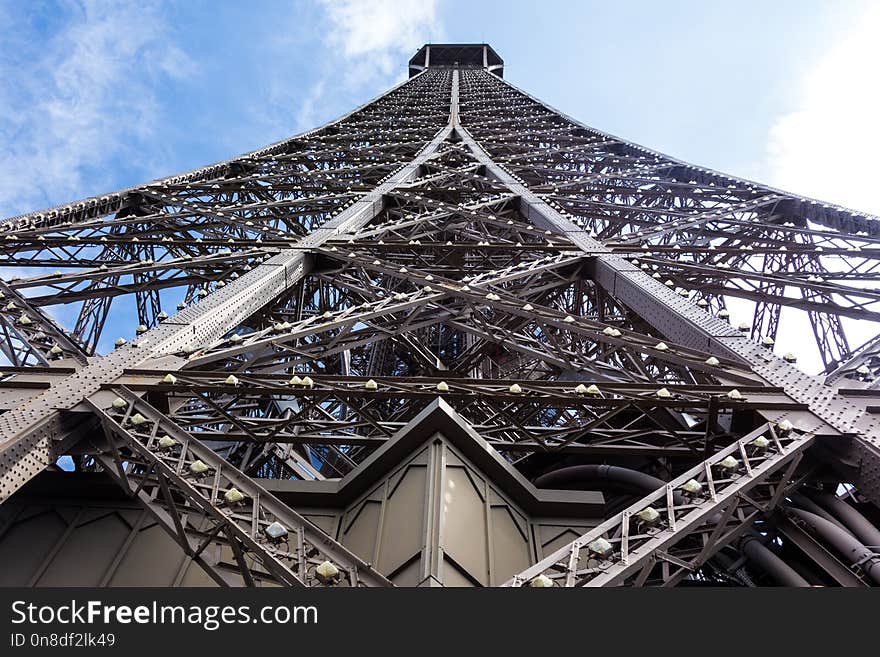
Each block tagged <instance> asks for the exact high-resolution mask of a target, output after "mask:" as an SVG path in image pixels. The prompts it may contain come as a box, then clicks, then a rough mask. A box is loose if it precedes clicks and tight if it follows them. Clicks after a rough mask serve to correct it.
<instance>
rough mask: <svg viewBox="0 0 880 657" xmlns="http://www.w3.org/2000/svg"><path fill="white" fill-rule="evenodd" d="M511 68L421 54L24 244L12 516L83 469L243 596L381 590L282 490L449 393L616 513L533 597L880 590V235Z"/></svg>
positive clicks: (536, 573)
mask: <svg viewBox="0 0 880 657" xmlns="http://www.w3.org/2000/svg"><path fill="white" fill-rule="evenodd" d="M502 70H503V62H502V61H501V59H500V57H498V55H497V54H496V53H495V52H494V50H492V49H491V48H490V47H489V46H487V45H485V44H476V45H470V44H468V45H455V44H452V45H450V44H439V45H438V44H435V45H426V46H424V47H423V48H422V49H421V50H420V51H419V53H417V54H416V55H415V56H414V57H413V59H412V60H411V61H410V75H411V77H410V79H409V80H408V81H407V82H405V83H403V84H401V85H399V86H398V87H396V88H394V89H392V90H391V91H389V92H388V93H386V94H384V95H383V96H381V97H379V98H378V99H376V100H374V101H372V102H370V103H368V104H366V105H364V106H362V107H361V108H358V109H357V110H355V111H354V112H352V113H350V114H348V115H346V116H344V117H342V118H341V119H339V120H337V121H334V122H332V123H330V124H328V125H326V126H324V127H322V128H319V129H317V130H314V131H312V132H308V133H305V134H303V135H299V136H297V137H294V138H291V139H289V140H287V141H284V142H281V143H278V144H274V145H272V146H270V147H267V148H265V149H262V150H259V151H255V152H253V153H249V154H246V155H243V156H240V157H238V158H234V159H232V160H229V161H226V162H222V163H219V164H216V165H213V166H210V167H206V168H204V169H200V170H197V171H193V172H190V173H187V174H183V175H179V176H174V177H171V178H166V179H162V180H158V181H155V182H152V183H149V184H146V185H143V186H141V187H137V188H131V189H127V190H123V191H120V192H116V193H113V194H109V195H106V196H102V197H96V198H91V199H87V200H85V201H81V202H78V203H73V204H69V205H65V206H61V207H58V208H54V209H52V210H48V211H43V212H39V213H32V214H28V215H23V216H20V217H14V218H12V219H8V220H6V221H5V222H3V224H2V226H0V252H2V261H0V266H2V268H3V272H4V274H5V277H4V280H3V281H2V282H0V349H2V351H3V354H4V355H5V357H6V359H7V361H8V366H7V367H4V368H2V372H0V375H2V380H0V392H2V397H0V399H3V406H2V408H3V410H4V413H3V415H2V416H0V431H2V438H0V501H2V500H5V499H7V498H9V497H10V496H13V494H14V493H15V492H16V491H17V490H18V489H19V488H21V487H22V486H23V485H25V484H26V483H27V482H28V481H29V480H31V479H32V478H34V477H35V476H36V475H38V474H39V473H40V472H41V471H42V470H44V469H46V468H53V467H55V466H54V465H53V464H54V463H55V462H56V460H57V459H58V458H59V457H61V456H62V455H71V456H72V458H73V462H74V464H75V467H76V469H77V470H80V471H102V470H103V471H106V473H107V474H108V475H110V476H111V477H113V478H114V479H115V480H116V481H118V483H119V484H120V486H122V488H123V489H124V490H125V491H127V492H128V493H129V494H130V495H131V496H132V497H134V498H136V499H137V500H138V501H139V502H140V503H141V504H142V505H143V507H144V508H145V510H146V511H147V512H148V513H149V514H151V516H152V517H153V518H154V519H155V520H156V521H157V522H158V523H159V524H160V525H161V526H163V527H164V528H165V529H166V530H167V531H168V532H169V534H170V535H171V536H173V537H174V539H175V540H176V541H177V542H178V543H179V544H180V545H181V547H182V548H183V549H184V550H185V551H186V552H187V554H188V555H189V556H190V557H191V558H192V559H194V560H197V561H198V560H199V559H200V556H201V554H202V553H203V551H204V550H205V548H206V547H207V546H208V545H209V544H214V543H221V544H222V545H224V546H227V547H228V549H230V550H231V554H232V555H233V557H234V563H235V564H236V567H237V569H238V571H239V574H240V576H241V580H242V581H243V582H244V583H246V584H253V583H254V582H255V581H261V580H271V581H274V582H276V583H280V584H286V585H305V586H312V585H332V584H335V585H342V584H345V585H351V586H381V585H388V584H390V582H389V580H388V579H386V577H385V576H386V575H388V573H380V572H378V571H377V570H375V569H374V567H373V566H372V565H370V564H369V563H367V560H366V559H364V558H362V557H360V556H358V555H357V554H355V553H354V552H352V551H351V550H349V549H347V548H345V547H344V546H343V545H342V544H340V543H339V542H338V541H337V540H336V539H334V538H333V537H331V536H329V535H327V534H325V533H324V532H322V531H321V530H320V529H318V528H317V527H316V526H314V525H313V524H312V523H311V522H310V521H309V520H307V519H305V518H304V517H303V516H302V515H300V514H299V513H297V512H296V511H294V510H293V509H291V508H290V507H288V506H287V505H286V504H285V503H283V502H281V501H280V500H279V499H277V498H276V497H274V496H273V495H272V494H271V493H270V492H269V491H268V490H267V489H266V486H265V485H264V484H265V483H266V482H267V481H271V480H297V481H301V482H303V484H302V485H308V482H314V485H319V483H320V482H321V481H323V480H327V479H335V478H340V477H345V476H347V475H351V473H357V472H358V471H359V468H368V467H371V466H370V460H369V457H370V455H371V454H373V453H374V452H375V451H376V450H377V449H379V448H380V447H381V446H382V445H383V444H385V443H386V442H387V441H388V440H389V439H390V438H391V437H392V436H394V435H395V434H396V433H397V432H398V431H400V430H402V429H403V428H404V427H406V426H407V424H408V423H410V422H411V421H412V420H413V419H414V418H416V417H417V416H419V414H420V413H421V412H422V411H423V410H424V409H426V408H427V407H428V406H429V405H430V404H431V402H433V401H434V400H436V398H437V397H438V396H439V397H441V398H442V399H443V400H444V401H445V402H446V403H447V404H448V405H449V407H450V408H451V409H452V411H451V412H454V413H457V414H458V416H459V417H460V418H461V420H462V421H464V422H466V423H467V424H468V425H469V426H470V427H472V428H473V429H474V430H475V431H476V432H477V433H478V434H479V435H480V436H482V438H483V439H485V441H486V443H487V444H488V445H489V446H490V447H491V448H493V449H494V450H496V451H497V452H498V453H499V454H500V455H501V456H503V457H504V459H506V460H507V461H508V462H509V463H510V464H512V465H513V466H515V467H516V469H517V470H519V471H520V472H521V473H522V474H524V475H525V476H527V477H528V478H530V479H533V480H534V481H535V482H536V484H538V485H540V482H541V481H548V479H547V478H548V477H549V478H550V479H553V480H554V481H556V482H557V485H560V486H562V487H564V488H579V489H584V490H601V491H602V492H603V493H604V494H605V499H606V504H605V507H604V510H603V511H602V513H601V514H600V515H599V516H596V517H594V518H592V521H593V525H594V528H593V529H591V530H590V531H589V532H588V533H586V534H584V535H582V536H580V537H579V538H577V539H576V540H574V541H571V542H570V543H568V544H566V545H564V546H563V547H561V548H559V549H558V550H556V551H555V552H553V553H552V554H549V555H548V556H546V557H542V558H540V559H538V558H537V557H536V558H535V559H533V565H532V566H530V567H529V568H528V569H527V570H525V571H522V572H519V573H510V575H511V576H512V577H511V579H510V581H509V582H508V583H509V584H510V585H523V584H527V585H531V586H549V585H558V586H581V585H590V586H593V585H617V584H633V585H675V584H679V583H688V584H698V583H707V582H708V583H716V584H718V583H726V584H737V585H753V584H756V583H757V584H763V583H768V584H769V583H783V584H793V583H794V584H829V585H833V584H843V585H853V586H856V585H870V584H872V583H876V581H877V579H878V576H880V575H878V572H880V567H875V566H876V563H877V559H878V558H880V552H878V551H880V548H878V544H880V540H877V537H878V536H880V532H878V531H877V529H876V522H877V520H878V518H880V511H878V508H877V506H876V505H877V503H878V502H880V458H878V457H880V443H878V439H880V427H878V424H877V421H876V419H875V418H876V412H877V408H880V405H878V404H876V401H875V400H876V398H877V395H878V393H877V388H878V381H880V357H878V349H880V347H878V344H880V343H878V340H880V338H877V337H873V338H871V339H867V340H865V338H866V337H870V336H871V335H875V334H876V333H877V331H876V327H877V322H878V320H880V303H878V301H880V290H878V289H875V287H874V286H875V284H876V283H877V280H878V278H880V223H878V221H877V219H876V218H875V217H872V216H868V215H864V214H860V213H857V212H853V211H850V210H847V209H845V208H840V207H837V206H832V205H829V204H824V203H820V202H817V201H813V200H810V199H806V198H801V197H797V196H794V195H792V194H789V193H786V192H783V191H780V190H776V189H771V188H768V187H766V186H763V185H759V184H757V183H753V182H749V181H745V180H741V179H737V178H733V177H730V176H726V175H724V174H721V173H718V172H715V171H711V170H708V169H704V168H700V167H696V166H693V165H690V164H687V163H685V162H681V161H679V160H675V159H673V158H670V157H668V156H665V155H663V154H661V153H657V152H654V151H651V150H648V149H646V148H643V147H641V146H638V145H636V144H632V143H630V142H627V141H624V140H622V139H619V138H616V137H613V136H611V135H608V134H605V133H602V132H599V131H597V130H594V129H592V128H589V127H586V126H584V125H582V124H580V123H578V122H577V121H574V120H573V119H571V118H569V117H567V116H565V115H563V114H561V113H559V112H557V111H555V110H553V109H552V108H549V107H548V106H546V105H544V104H543V103H541V102H540V101H538V100H536V99H534V98H532V97H531V96H529V95H528V94H526V93H524V92H522V91H520V90H518V89H516V88H515V87H513V86H512V85H510V84H509V83H507V82H505V81H504V80H502V79H501V73H502ZM120 327H124V328H120ZM111 328H112V329H113V330H114V331H115V332H117V333H119V332H122V333H123V334H124V335H123V337H121V338H119V339H116V335H111V334H109V331H110V329H111ZM114 340H115V343H114ZM860 342H863V343H864V344H861V346H860ZM798 360H800V362H802V363H803V362H810V361H814V362H815V363H817V364H818V363H820V362H821V370H822V371H821V372H820V374H819V375H817V376H810V375H807V374H805V373H804V372H802V371H801V370H800V369H799V368H798V366H797V362H798ZM96 436H98V437H96ZM596 466H611V467H612V468H614V469H615V470H613V471H614V472H618V473H620V472H625V473H626V474H625V475H620V476H621V477H622V479H620V480H619V481H609V479H608V476H610V475H608V476H605V475H603V476H605V478H604V479H602V478H599V479H597V478H596V477H595V476H594V474H595V472H598V470H596ZM566 472H572V473H581V474H580V475H578V476H572V477H568V475H567V474H566ZM602 472H604V473H606V475H607V473H609V472H612V471H611V470H604V471H602ZM584 473H594V474H593V475H587V474H584ZM554 478H555V479H554ZM612 479H613V477H612ZM562 480H564V483H559V482H560V481H562ZM624 480H626V481H624ZM627 481H628V482H629V483H630V484H632V482H635V481H637V482H641V483H640V484H638V485H636V486H635V488H633V487H632V485H630V486H629V488H627V486H626V485H623V488H621V485H622V484H625V483H626V482H627ZM646 482H647V483H646ZM202 565H203V567H205V568H206V570H208V571H209V572H212V573H213V574H212V577H214V579H215V580H216V581H218V582H220V583H222V582H223V581H224V580H223V577H222V576H221V575H220V574H219V573H216V572H213V570H212V566H211V565H209V564H207V563H203V564H202Z"/></svg>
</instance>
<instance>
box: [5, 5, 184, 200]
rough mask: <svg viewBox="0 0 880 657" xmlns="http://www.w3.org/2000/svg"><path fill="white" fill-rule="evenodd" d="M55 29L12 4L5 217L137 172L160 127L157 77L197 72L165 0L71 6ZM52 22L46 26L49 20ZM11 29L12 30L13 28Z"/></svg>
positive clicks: (7, 63)
mask: <svg viewBox="0 0 880 657" xmlns="http://www.w3.org/2000/svg"><path fill="white" fill-rule="evenodd" d="M63 9H64V11H63V13H62V16H63V18H62V19H60V20H59V19H56V21H57V22H56V23H55V24H56V25H60V27H57V28H56V29H55V31H54V33H53V34H51V35H50V36H48V37H47V36H46V35H45V34H41V33H40V31H39V30H38V29H36V28H35V27H34V26H33V25H31V24H30V23H29V20H30V19H29V17H28V16H27V12H26V11H24V10H17V11H16V14H17V15H12V12H11V11H8V12H7V13H8V14H9V15H7V16H5V17H4V18H6V21H4V22H5V27H4V32H5V35H6V34H9V35H10V42H8V45H6V46H4V52H3V56H2V58H0V216H8V215H11V214H16V213H19V212H24V211H28V210H36V209H40V208H42V207H44V206H46V205H48V204H52V203H55V202H61V201H65V200H70V199H73V198H77V197H80V196H82V195H83V194H85V193H88V192H94V193H98V192H101V191H109V189H108V190H104V189H102V188H101V187H102V185H104V184H112V183H111V182H110V181H111V180H112V179H113V177H114V176H113V175H112V173H102V171H108V172H109V171H110V170H112V167H113V166H114V163H115V164H119V163H120V162H124V166H125V167H126V168H129V167H130V168H133V169H136V170H139V169H142V168H149V167H147V166H144V165H145V164H148V163H145V162H143V159H144V158H145V157H150V158H152V157H155V156H156V154H155V150H153V149H150V150H151V151H152V152H151V154H150V155H146V156H145V155H144V152H145V149H143V148H141V147H140V145H142V144H143V143H144V142H145V141H147V140H149V139H151V138H153V137H154V136H155V135H156V134H157V133H158V131H159V128H160V125H159V118H160V101H159V100H158V98H157V94H156V93H155V92H154V89H153V85H152V82H154V81H156V80H157V79H159V78H160V77H162V76H171V77H181V76H184V75H186V74H188V73H189V72H191V71H192V67H193V66H192V64H191V62H190V60H189V59H188V57H187V56H186V55H185V54H184V53H183V52H182V51H181V50H180V49H179V48H177V47H176V46H175V45H174V44H173V42H172V38H173V37H172V34H171V31H170V29H169V25H168V23H167V21H166V20H165V19H164V18H163V16H162V14H161V12H160V10H159V9H158V8H157V6H155V5H153V4H151V3H149V2H147V3H140V4H138V5H134V4H132V3H121V2H119V3H117V2H107V1H97V0H95V1H93V0H82V1H80V2H68V3H66V4H64V5H63ZM43 29H45V28H43ZM5 35H4V36H5Z"/></svg>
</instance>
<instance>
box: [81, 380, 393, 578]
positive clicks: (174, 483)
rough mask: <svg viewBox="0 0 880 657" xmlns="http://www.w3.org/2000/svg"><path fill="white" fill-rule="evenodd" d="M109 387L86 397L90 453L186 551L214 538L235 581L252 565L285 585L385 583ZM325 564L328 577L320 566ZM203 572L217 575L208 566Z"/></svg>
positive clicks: (250, 573) (197, 551)
mask: <svg viewBox="0 0 880 657" xmlns="http://www.w3.org/2000/svg"><path fill="white" fill-rule="evenodd" d="M113 393H114V394H117V395H119V396H117V397H111V398H110V399H111V400H112V401H111V402H110V404H108V405H107V407H106V408H102V407H101V405H100V404H94V403H93V408H94V410H95V412H96V413H97V415H98V417H99V418H100V420H101V423H102V424H103V426H104V430H105V433H106V435H107V436H108V437H109V438H110V446H109V447H108V448H106V449H103V450H101V451H100V454H99V457H98V458H99V459H100V460H101V463H102V464H104V466H105V470H106V471H107V472H108V473H109V474H111V475H113V476H115V477H116V478H117V479H118V480H119V481H120V483H121V484H122V485H123V486H124V487H125V488H126V489H127V490H128V491H129V492H130V493H131V494H132V495H133V496H136V497H137V498H138V499H139V500H140V501H142V502H143V504H144V506H145V507H146V508H147V510H148V511H150V512H151V513H152V514H153V516H154V517H155V518H156V519H157V520H159V521H160V522H162V523H163V524H164V525H165V526H166V528H167V529H168V531H169V532H170V533H171V535H172V536H173V537H174V539H175V540H176V541H178V542H179V543H180V544H181V545H182V546H183V547H184V549H185V550H186V553H187V554H188V555H189V556H191V557H193V558H198V557H200V555H201V553H202V552H203V551H204V549H205V548H206V547H207V546H208V545H209V544H210V543H211V542H212V541H220V542H222V543H224V544H226V545H228V546H229V547H230V548H231V550H232V553H233V556H234V558H235V563H236V565H237V566H238V571H239V574H240V575H241V577H242V580H243V581H244V582H245V583H246V584H248V585H251V586H253V585H254V581H255V572H256V573H259V577H260V578H261V579H263V578H270V579H272V580H274V581H276V582H277V583H279V584H285V585H289V586H320V585H330V584H337V583H343V584H346V585H348V586H389V585H390V582H388V581H387V580H386V579H385V578H384V577H382V576H381V575H380V574H379V573H377V572H375V571H374V570H373V569H372V568H370V567H369V565H367V564H366V563H365V562H363V561H362V560H361V559H359V558H358V557H356V556H355V555H354V554H352V553H351V552H349V551H348V550H346V549H345V548H343V547H342V546H341V545H339V544H337V543H336V542H335V541H332V540H330V539H329V538H328V537H327V536H326V534H324V533H323V532H322V531H321V530H319V529H318V528H317V527H315V526H314V525H313V524H312V523H310V522H309V521H308V520H306V519H305V518H303V517H302V516H300V515H299V514H297V513H296V512H295V511H293V510H292V509H290V508H289V507H288V506H286V505H285V504H283V503H282V502H281V501H279V500H278V499H277V498H275V497H274V496H273V495H271V494H269V493H268V492H267V491H266V490H264V489H263V488H262V487H260V486H259V485H258V484H256V483H255V482H254V481H253V479H251V478H250V477H247V476H246V475H244V474H243V473H242V472H240V471H239V470H237V469H236V468H234V467H233V466H231V465H230V464H229V463H228V462H227V461H225V460H224V459H223V458H222V457H220V456H219V455H218V454H216V453H215V452H214V451H212V450H211V449H209V448H208V447H206V446H205V445H204V444H203V443H202V442H200V441H198V440H196V439H195V438H194V437H193V436H192V435H190V434H187V433H185V432H183V431H181V430H180V428H179V427H177V426H176V425H175V424H174V423H173V422H171V421H170V420H168V418H166V417H164V416H163V415H162V414H161V413H160V412H158V411H157V410H156V409H154V408H152V407H151V406H150V405H149V404H147V403H145V402H143V401H142V400H140V399H139V398H138V397H137V396H135V395H133V394H131V393H130V392H129V391H127V390H126V389H125V388H117V389H114V390H113ZM117 439H118V442H117ZM195 540H198V543H195ZM326 563H329V564H331V565H332V569H331V570H330V571H329V572H330V573H332V576H327V574H326V572H324V571H322V570H321V566H322V564H326ZM202 565H203V566H205V565H206V564H204V563H202ZM325 568H326V566H325ZM209 572H211V573H212V574H213V575H214V577H215V579H217V581H219V582H221V583H222V582H223V579H222V576H221V575H219V574H218V573H216V571H214V569H213V568H209Z"/></svg>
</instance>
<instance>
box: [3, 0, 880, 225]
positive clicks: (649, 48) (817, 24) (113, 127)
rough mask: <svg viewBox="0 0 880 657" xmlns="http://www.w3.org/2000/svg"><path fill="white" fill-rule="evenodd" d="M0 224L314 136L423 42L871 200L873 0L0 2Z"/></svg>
mask: <svg viewBox="0 0 880 657" xmlns="http://www.w3.org/2000/svg"><path fill="white" fill-rule="evenodd" d="M0 24H2V25H3V26H4V27H3V30H2V32H0V215H2V216H9V215H13V214H18V213H20V212H25V211H29V210H35V209H41V208H43V207H47V206H50V205H53V204H57V203H62V202H65V201H68V200H73V199H75V198H80V197H83V196H88V195H91V194H96V193H102V192H105V191H110V190H111V189H115V188H119V187H124V186H127V185H131V184H135V183H139V182H142V181H145V180H149V179H152V178H156V177H159V176H162V175H166V174H172V173H177V172H180V171H184V170H187V169H191V168H195V167H197V166H200V165H202V164H206V163H209V162H212V161H216V160H220V159H225V158H227V157H229V156H231V155H234V154H238V153H241V152H244V151H248V150H251V149H254V148H257V147H259V146H262V145H264V144H266V143H270V142H273V141H276V140H279V139H282V138H284V137H286V136H289V135H291V134H293V133H296V132H299V131H302V130H305V129H307V128H311V127H314V126H316V125H318V124H319V123H321V122H324V121H326V120H329V119H331V118H333V117H335V116H338V115H339V114H342V113H344V112H346V111H347V110H349V109H351V108H353V107H354V106H355V105H357V104H359V103H362V102H364V101H365V100H367V99H369V98H371V97H373V96H375V95H377V94H378V93H380V92H381V91H383V90H384V89H386V88H387V87H389V86H390V85H391V84H393V83H394V82H396V81H398V80H399V79H401V78H402V77H403V76H404V75H405V63H406V60H407V59H408V58H409V56H410V55H411V54H412V53H413V52H414V51H415V50H416V49H417V48H418V46H420V45H421V44H422V43H423V42H425V41H434V42H438V41H488V42H489V43H491V44H492V45H493V46H494V47H495V49H496V50H497V51H498V52H499V54H500V55H501V56H502V57H503V58H504V59H505V63H506V77H507V78H508V79H510V80H511V81H512V82H513V83H514V84H516V85H518V86H521V87H523V88H525V89H526V90H528V91H529V92H531V93H533V94H534V95H536V96H538V97H539V98H541V99H543V100H545V101H547V102H548V103H550V104H551V105H553V106H555V107H557V108H559V109H561V110H563V111H565V112H567V113H568V114H571V115H572V116H574V117H576V118H578V119H580V120H582V121H584V122H585V123H587V124H589V125H593V126H595V127H597V128H600V129H603V130H606V131H609V132H612V133H614V134H617V135H619V136H624V137H626V138H629V139H631V140H633V141H637V142H639V143H642V144H645V145H647V146H651V147H653V148H656V149H658V150H661V151H664V152H666V153H669V154H672V155H676V156H679V157H682V158H684V159H687V160H690V161H693V162H696V163H699V164H703V165H706V166H711V167H714V168H717V169H721V170H723V171H727V172H730V173H735V174H740V175H743V176H746V177H750V178H754V179H758V180H761V181H763V182H767V183H770V184H774V185H777V186H781V187H785V188H788V189H792V190H794V191H799V192H802V193H805V194H809V195H811V196H815V197H819V198H825V199H827V200H832V201H836V202H839V203H842V204H845V205H850V206H853V207H856V208H858V209H863V210H870V211H874V212H880V200H878V199H877V198H875V194H874V191H873V188H874V186H875V185H874V182H873V179H874V173H873V170H874V166H875V165H874V162H873V157H871V156H870V155H869V153H870V152H871V151H872V150H873V149H875V148H880V128H878V126H877V123H876V122H875V120H874V118H875V117H874V112H875V108H876V106H877V101H878V100H880V92H878V91H877V88H876V83H875V80H876V70H877V69H878V65H880V43H878V42H877V40H876V39H875V35H876V34H878V33H880V5H878V3H876V2H873V3H872V2H856V1H850V2H846V3H835V2H809V1H800V2H787V1H778V0H777V1H776V2H772V3H767V2H746V1H738V2H736V3H720V2H717V3H716V2H675V1H666V2H648V1H645V2H635V1H633V2H615V3H611V2H586V1H578V2H574V1H572V2H561V1H552V0H544V1H542V2H510V1H508V2H485V1H481V2H474V0H435V1H430V0H422V1H417V2H406V1H404V0H364V1H362V2H357V1H353V0H341V1H333V0H302V1H299V2H271V1H267V0H264V1H259V0H251V1H250V2H246V3H245V2H231V1H228V0H227V1H223V0H214V1H212V2H209V1H207V0H189V1H187V2H182V1H181V2H176V3H170V2H169V3H161V2H148V1H140V2H137V3H116V2H109V1H104V2H93V1H84V0H65V1H58V0H53V1H48V0H46V1H40V0H29V1H24V0H0Z"/></svg>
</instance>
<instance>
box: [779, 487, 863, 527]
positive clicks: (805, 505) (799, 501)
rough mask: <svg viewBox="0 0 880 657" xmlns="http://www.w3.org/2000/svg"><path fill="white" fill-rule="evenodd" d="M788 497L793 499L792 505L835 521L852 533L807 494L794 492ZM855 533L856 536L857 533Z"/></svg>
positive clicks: (829, 520)
mask: <svg viewBox="0 0 880 657" xmlns="http://www.w3.org/2000/svg"><path fill="white" fill-rule="evenodd" d="M788 498H789V499H790V500H791V506H796V507H797V508H799V509H803V510H804V511H809V512H810V513H813V514H815V515H817V516H819V517H820V518H825V520H827V521H828V522H833V523H834V524H835V525H837V526H838V527H840V528H841V529H843V530H844V531H846V532H847V533H849V534H852V532H851V531H850V530H849V528H848V527H847V526H846V525H844V524H843V523H842V522H841V521H840V520H838V519H837V518H835V517H834V516H833V515H831V514H830V513H828V512H827V511H826V510H825V509H823V508H822V507H821V506H819V505H818V504H816V503H815V502H814V501H813V500H811V499H810V498H809V497H807V496H806V495H802V494H801V493H792V494H791V495H789V496H788ZM853 535H854V536H855V534H853Z"/></svg>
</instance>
